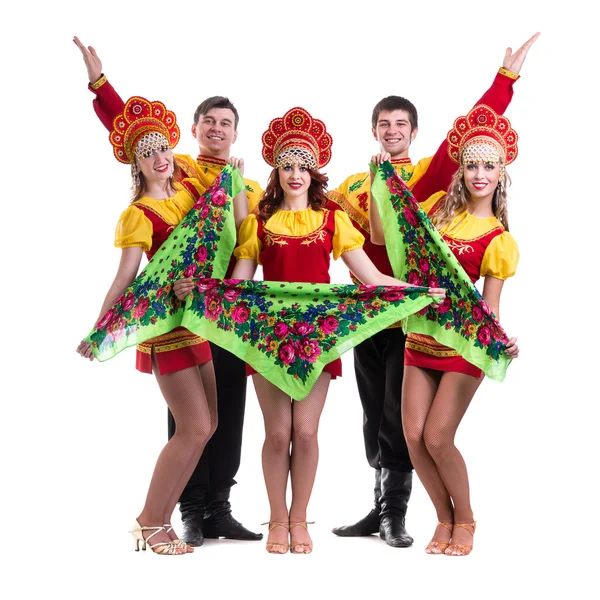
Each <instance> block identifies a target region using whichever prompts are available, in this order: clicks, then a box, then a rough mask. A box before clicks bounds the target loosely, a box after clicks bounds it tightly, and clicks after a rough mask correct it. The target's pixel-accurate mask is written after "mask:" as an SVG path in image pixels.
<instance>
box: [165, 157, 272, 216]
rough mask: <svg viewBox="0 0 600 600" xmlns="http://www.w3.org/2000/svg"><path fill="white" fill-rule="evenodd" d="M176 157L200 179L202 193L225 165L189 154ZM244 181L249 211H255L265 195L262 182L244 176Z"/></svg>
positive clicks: (185, 169) (189, 171) (189, 172)
mask: <svg viewBox="0 0 600 600" xmlns="http://www.w3.org/2000/svg"><path fill="white" fill-rule="evenodd" d="M175 158H176V159H177V162H178V163H179V164H180V166H182V168H183V170H184V171H185V172H186V173H187V174H188V175H190V174H192V173H193V174H194V176H195V177H197V178H198V181H199V182H200V184H201V185H202V186H203V188H204V189H203V190H202V192H201V193H202V194H204V192H205V191H206V189H207V188H208V187H210V185H211V184H212V183H213V181H214V180H215V178H216V177H217V176H218V175H219V174H220V173H221V171H222V170H223V167H224V165H223V164H222V163H213V162H211V161H210V160H208V159H207V160H204V158H203V157H199V160H196V159H194V158H192V157H191V156H190V155H189V154H175ZM182 163H183V165H182ZM244 183H245V185H246V196H247V198H248V212H253V211H254V210H255V208H256V207H257V206H258V203H259V201H260V199H261V197H262V195H263V190H262V188H261V187H260V184H259V183H258V182H256V181H254V180H252V179H246V178H245V177H244Z"/></svg>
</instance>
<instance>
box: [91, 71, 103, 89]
mask: <svg viewBox="0 0 600 600" xmlns="http://www.w3.org/2000/svg"><path fill="white" fill-rule="evenodd" d="M105 83H106V77H105V76H104V74H101V75H100V79H98V81H94V83H90V87H91V88H92V89H93V90H97V89H98V88H99V87H102V86H103V85H104V84H105Z"/></svg>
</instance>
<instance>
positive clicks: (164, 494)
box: [138, 361, 217, 542]
mask: <svg viewBox="0 0 600 600" xmlns="http://www.w3.org/2000/svg"><path fill="white" fill-rule="evenodd" d="M154 374H155V376H156V380H157V381H158V385H159V387H160V390H161V392H162V394H163V396H164V398H165V400H166V402H167V405H168V407H169V410H170V411H171V413H172V414H173V418H174V419H175V423H176V431H175V435H173V437H172V438H171V439H170V440H169V441H168V442H167V444H166V446H165V447H164V448H163V450H162V452H161V453H160V455H159V457H158V460H157V461H156V466H155V467H154V473H153V474H152V479H151V481H150V487H149V489H148V495H147V497H146V503H145V505H144V509H143V511H142V513H141V514H140V517H139V518H138V520H139V522H140V523H141V524H142V525H148V526H149V525H152V526H156V525H162V524H163V523H170V521H171V514H172V513H173V510H174V509H175V506H176V504H177V502H178V500H179V497H180V496H181V492H182V491H183V488H184V487H185V485H186V484H187V482H188V481H189V479H190V477H191V475H192V473H193V471H194V469H195V467H196V465H197V464H198V460H199V459H200V456H201V455H202V452H203V450H204V447H205V446H206V443H207V442H208V440H209V439H210V437H211V436H212V434H213V433H214V431H215V429H216V428H217V389H216V383H215V374H214V370H213V365H212V361H210V362H208V363H205V364H203V365H200V366H197V367H190V368H188V369H182V370H181V371H175V372H174V373H169V374H167V375H160V374H159V372H158V369H157V366H156V363H155V362H154ZM165 535H166V534H164V533H161V534H158V535H157V536H155V537H154V538H153V541H157V542H158V541H168V536H167V537H166V538H165V539H164V540H163V539H162V538H163V537H164V536H165ZM159 536H160V538H159Z"/></svg>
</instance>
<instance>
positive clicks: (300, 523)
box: [290, 521, 315, 554]
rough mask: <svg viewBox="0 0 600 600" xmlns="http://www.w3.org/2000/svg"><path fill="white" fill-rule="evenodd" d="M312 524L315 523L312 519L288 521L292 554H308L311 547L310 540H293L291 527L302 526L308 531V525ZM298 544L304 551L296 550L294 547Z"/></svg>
mask: <svg viewBox="0 0 600 600" xmlns="http://www.w3.org/2000/svg"><path fill="white" fill-rule="evenodd" d="M314 524H315V522H314V521H290V552H291V553H292V554H310V553H311V552H312V549H313V545H312V542H297V541H295V540H294V539H293V538H292V537H291V535H292V528H293V527H304V529H306V531H308V526H309V525H314ZM298 546H302V548H304V552H298V551H297V550H296V548H298Z"/></svg>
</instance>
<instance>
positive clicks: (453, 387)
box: [424, 373, 482, 544]
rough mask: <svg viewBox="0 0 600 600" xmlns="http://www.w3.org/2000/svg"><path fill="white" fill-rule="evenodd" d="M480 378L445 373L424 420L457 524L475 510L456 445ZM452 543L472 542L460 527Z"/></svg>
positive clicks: (428, 442) (467, 520)
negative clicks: (459, 427) (455, 442)
mask: <svg viewBox="0 0 600 600" xmlns="http://www.w3.org/2000/svg"><path fill="white" fill-rule="evenodd" d="M481 381H482V378H480V379H476V378H475V377H471V376H470V375H465V374H463V373H444V374H443V376H442V379H441V381H440V384H439V386H438V389H437V392H436V394H435V398H434V400H433V404H432V406H431V408H430V410H429V414H428V416H427V421H426V423H425V431H424V439H425V446H426V448H427V451H428V452H429V454H430V456H431V457H432V458H433V460H434V461H435V464H436V467H437V470H438V473H439V474H440V476H441V478H442V480H443V481H444V485H445V487H446V489H447V490H448V493H449V494H450V497H451V498H452V504H453V506H454V521H455V522H457V523H470V522H472V521H473V510H472V509H471V499H470V492H469V476H468V474H467V467H466V465H465V461H464V459H463V457H462V455H461V453H460V452H459V450H458V448H457V447H456V446H455V445H454V439H455V436H456V430H457V429H458V426H459V424H460V422H461V420H462V418H463V416H464V415H465V412H466V411H467V408H468V407H469V404H470V403H471V400H472V399H473V396H474V395H475V392H476V391H477V388H478V387H479V386H480V384H481ZM452 542H453V543H457V544H471V542H472V536H471V535H470V533H469V532H468V531H467V530H465V529H464V528H462V527H458V528H456V529H455V530H454V533H453V535H452Z"/></svg>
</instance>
